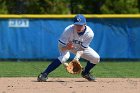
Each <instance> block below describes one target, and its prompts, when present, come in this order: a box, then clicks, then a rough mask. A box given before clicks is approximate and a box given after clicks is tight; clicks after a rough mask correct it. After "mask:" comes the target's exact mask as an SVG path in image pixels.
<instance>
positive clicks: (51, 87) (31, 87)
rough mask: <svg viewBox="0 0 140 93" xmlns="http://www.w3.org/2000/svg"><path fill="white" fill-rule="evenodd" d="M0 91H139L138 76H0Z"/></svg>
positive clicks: (75, 92)
mask: <svg viewBox="0 0 140 93" xmlns="http://www.w3.org/2000/svg"><path fill="white" fill-rule="evenodd" d="M0 93H140V78H98V81H97V82H89V81H87V80H85V79H84V78H49V79H48V82H37V81H36V78H34V77H30V78H23V77H21V78H19V77H17V78H0Z"/></svg>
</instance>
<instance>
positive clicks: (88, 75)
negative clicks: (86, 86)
mask: <svg viewBox="0 0 140 93" xmlns="http://www.w3.org/2000/svg"><path fill="white" fill-rule="evenodd" d="M81 76H82V77H83V78H85V79H87V80H88V81H94V82H96V79H95V77H93V76H92V75H91V74H90V73H84V71H82V73H81Z"/></svg>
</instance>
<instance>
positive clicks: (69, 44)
mask: <svg viewBox="0 0 140 93" xmlns="http://www.w3.org/2000/svg"><path fill="white" fill-rule="evenodd" d="M93 37H94V33H93V31H92V30H91V28H90V27H89V26H87V25H86V18H85V17H84V16H83V15H82V14H78V15H76V16H75V17H74V23H73V24H72V25H69V26H68V27H66V28H65V30H64V32H63V33H62V35H61V37H60V39H59V40H58V48H59V51H60V56H59V57H58V58H57V59H56V60H54V61H53V62H52V63H51V64H50V65H49V66H48V67H47V68H46V70H45V71H43V72H42V73H40V74H39V76H38V78H37V80H38V81H40V82H43V81H46V80H47V79H48V75H49V73H50V72H52V71H53V70H55V69H56V68H57V67H59V66H60V65H61V64H63V63H65V62H66V61H67V60H68V59H69V57H70V52H71V53H74V54H75V55H76V56H75V58H74V59H76V60H78V59H79V58H80V57H81V58H84V59H86V60H87V61H88V62H87V65H86V66H85V68H84V69H83V71H82V72H81V76H82V77H83V78H85V79H87V80H88V81H95V77H93V76H92V75H91V74H90V70H91V69H92V68H93V67H95V65H96V64H97V63H98V62H99V61H100V56H99V55H98V53H97V52H95V51H94V50H93V49H92V48H91V47H90V46H89V45H90V42H91V41H92V39H93Z"/></svg>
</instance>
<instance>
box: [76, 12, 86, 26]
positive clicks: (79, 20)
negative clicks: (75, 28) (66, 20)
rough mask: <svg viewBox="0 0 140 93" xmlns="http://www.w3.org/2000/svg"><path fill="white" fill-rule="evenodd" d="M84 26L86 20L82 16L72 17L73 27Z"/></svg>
mask: <svg viewBox="0 0 140 93" xmlns="http://www.w3.org/2000/svg"><path fill="white" fill-rule="evenodd" d="M84 24H86V18H85V17H84V16H83V15H82V14H78V15H76V16H75V17H74V25H84Z"/></svg>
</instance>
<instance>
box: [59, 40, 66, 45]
mask: <svg viewBox="0 0 140 93" xmlns="http://www.w3.org/2000/svg"><path fill="white" fill-rule="evenodd" d="M58 41H59V42H60V43H61V44H63V45H66V44H65V43H63V42H62V41H60V40H58Z"/></svg>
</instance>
